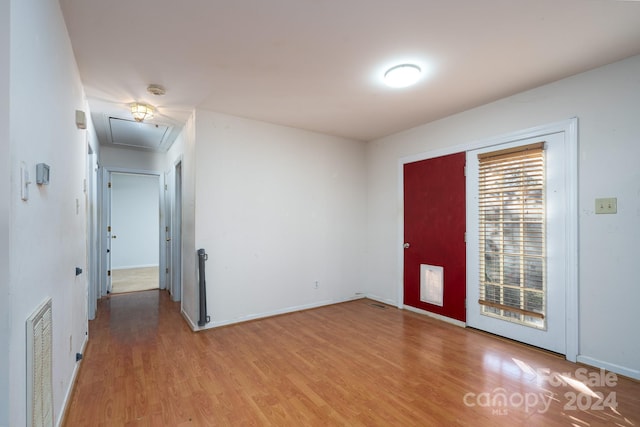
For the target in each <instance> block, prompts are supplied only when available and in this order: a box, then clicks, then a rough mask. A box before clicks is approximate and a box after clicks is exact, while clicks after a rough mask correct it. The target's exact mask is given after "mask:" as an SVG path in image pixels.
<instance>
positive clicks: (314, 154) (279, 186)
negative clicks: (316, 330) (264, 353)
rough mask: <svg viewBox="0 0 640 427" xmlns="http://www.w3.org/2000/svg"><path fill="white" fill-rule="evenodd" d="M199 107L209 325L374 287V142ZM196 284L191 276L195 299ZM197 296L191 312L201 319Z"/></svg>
mask: <svg viewBox="0 0 640 427" xmlns="http://www.w3.org/2000/svg"><path fill="white" fill-rule="evenodd" d="M195 117H196V120H195V123H196V126H195V140H196V144H195V200H196V204H195V239H196V240H195V247H191V248H188V249H187V251H195V250H197V249H198V248H204V249H205V250H206V251H207V253H208V255H209V261H208V262H207V263H206V279H207V305H208V310H209V315H210V316H211V319H212V324H209V325H207V326H215V325H220V324H225V323H230V322H236V321H241V320H246V319H251V318H256V317H261V316H266V315H269V314H275V313H279V312H284V311H291V310H295V309H299V308H304V307H312V306H316V305H321V304H327V303H332V302H337V301H343V300H347V299H350V298H354V297H355V295H356V292H361V291H364V289H363V287H364V286H365V284H364V283H363V282H362V275H363V261H364V250H365V246H364V242H365V223H364V221H363V219H364V218H365V216H366V212H365V208H366V181H365V176H366V174H365V161H364V160H365V156H364V153H365V144H364V143H362V142H358V141H353V140H347V139H343V138H336V137H331V136H326V135H321V134H318V133H313V132H307V131H302V130H298V129H293V128H287V127H282V126H276V125H272V124H267V123H262V122H257V121H252V120H247V119H241V118H237V117H232V116H227V115H223V114H217V113H212V112H208V111H203V110H198V111H197V112H196V115H195ZM187 166H188V165H187V164H185V170H187ZM186 199H187V197H186V194H185V200H186ZM185 234H186V233H185ZM186 267H188V266H186ZM186 267H185V268H186ZM190 268H191V269H193V268H194V266H193V265H192V266H191V267H190ZM316 281H318V289H315V288H314V284H315V282H316ZM194 285H195V283H188V282H187V283H185V285H184V286H185V295H184V296H185V301H184V302H185V305H186V304H187V288H189V287H192V286H194ZM189 295H190V296H189V299H191V298H193V296H192V295H191V294H189ZM195 302H196V306H195V307H194V308H195V310H194V309H193V308H192V307H191V306H189V311H188V312H187V314H188V316H189V317H190V318H191V319H192V321H194V322H197V320H198V311H197V298H196V300H195ZM189 304H191V302H189Z"/></svg>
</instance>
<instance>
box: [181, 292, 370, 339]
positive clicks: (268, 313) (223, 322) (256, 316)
mask: <svg viewBox="0 0 640 427" xmlns="http://www.w3.org/2000/svg"><path fill="white" fill-rule="evenodd" d="M363 298H366V297H365V296H364V295H355V296H353V297H348V298H340V299H334V300H325V301H319V302H315V303H312V304H303V305H297V306H293V307H286V308H282V309H278V310H273V311H266V312H262V313H256V314H249V315H246V316H241V317H237V318H235V319H228V320H218V321H216V320H214V321H212V322H210V323H208V324H207V325H206V326H204V327H199V326H196V325H195V324H194V322H193V321H191V319H190V318H189V316H188V315H187V313H185V312H184V311H182V315H183V316H185V318H186V319H187V322H188V323H189V325H190V326H191V329H192V330H193V331H204V330H207V329H214V328H219V327H222V326H229V325H235V324H236V323H243V322H248V321H251V320H258V319H264V318H267V317H272V316H278V315H281V314H288V313H295V312H296V311H304V310H310V309H313V308H319V307H325V306H328V305H334V304H341V303H343V302H349V301H355V300H358V299H363Z"/></svg>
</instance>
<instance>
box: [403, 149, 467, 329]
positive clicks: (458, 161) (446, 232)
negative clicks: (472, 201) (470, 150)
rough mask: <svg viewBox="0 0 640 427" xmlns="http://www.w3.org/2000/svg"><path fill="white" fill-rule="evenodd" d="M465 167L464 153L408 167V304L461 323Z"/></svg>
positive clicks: (463, 267)
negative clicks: (440, 280)
mask: <svg viewBox="0 0 640 427" xmlns="http://www.w3.org/2000/svg"><path fill="white" fill-rule="evenodd" d="M464 166H465V153H456V154H451V155H447V156H442V157H436V158H431V159H427V160H422V161H419V162H413V163H407V164H405V165H404V241H405V245H404V246H405V250H404V304H405V305H408V306H411V307H415V308H419V309H422V310H426V311H429V312H432V313H436V314H439V315H442V316H445V317H448V318H452V319H455V320H458V321H461V322H464V321H465V319H466V312H465V296H466V284H465V280H466V278H465V276H466V248H465V228H466V219H465V217H466V210H465V177H464ZM440 278H441V279H442V282H440V283H439V284H438V283H431V282H432V281H433V280H435V281H436V282H438V281H439V279H440ZM440 285H441V287H440V289H438V286H440ZM438 290H441V293H440V296H441V300H439V298H438V295H437V293H438ZM432 291H433V292H435V293H436V295H435V298H434V295H430V292H432Z"/></svg>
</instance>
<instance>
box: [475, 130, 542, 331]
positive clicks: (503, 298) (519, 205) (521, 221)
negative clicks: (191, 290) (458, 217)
mask: <svg viewBox="0 0 640 427" xmlns="http://www.w3.org/2000/svg"><path fill="white" fill-rule="evenodd" d="M478 166H479V177H478V178H479V214H480V224H479V230H480V294H479V295H480V299H479V301H478V303H479V304H480V305H482V306H483V310H482V311H483V312H484V313H485V314H492V315H497V316H501V317H506V318H509V319H510V320H516V321H520V322H524V323H526V322H527V318H536V319H544V316H545V308H546V301H545V294H546V283H545V281H546V280H545V277H546V274H545V269H546V263H545V190H544V183H545V167H544V142H539V143H535V144H529V145H525V146H520V147H515V148H510V149H506V150H499V151H493V152H490V153H483V154H480V155H478Z"/></svg>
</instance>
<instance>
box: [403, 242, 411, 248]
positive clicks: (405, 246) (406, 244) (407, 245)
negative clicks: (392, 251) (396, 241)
mask: <svg viewBox="0 0 640 427" xmlns="http://www.w3.org/2000/svg"><path fill="white" fill-rule="evenodd" d="M409 246H411V245H410V244H409V243H405V244H404V245H402V247H403V248H405V249H409Z"/></svg>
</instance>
